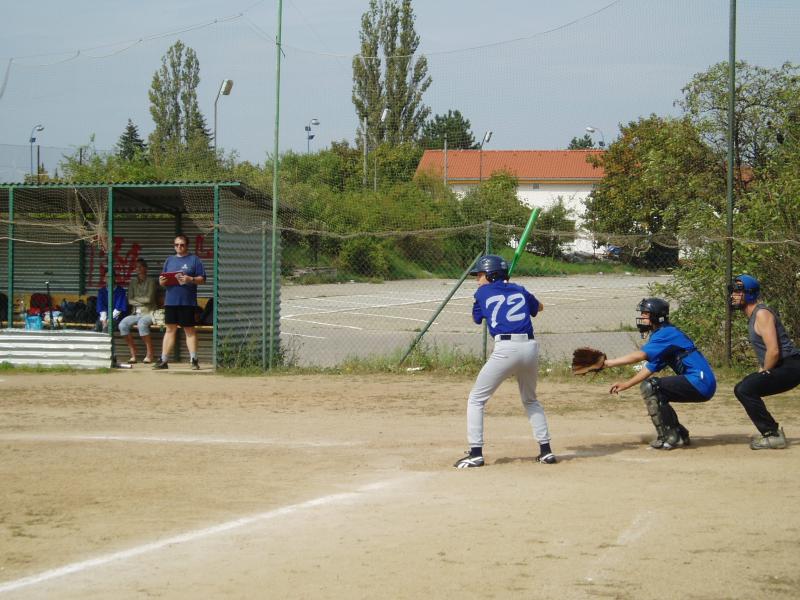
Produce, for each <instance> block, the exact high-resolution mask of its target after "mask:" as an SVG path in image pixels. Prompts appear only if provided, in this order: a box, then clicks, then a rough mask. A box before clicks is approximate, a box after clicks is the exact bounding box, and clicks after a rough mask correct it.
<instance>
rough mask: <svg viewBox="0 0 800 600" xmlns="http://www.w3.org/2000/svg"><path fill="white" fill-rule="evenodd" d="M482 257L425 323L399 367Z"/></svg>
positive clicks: (472, 263)
mask: <svg viewBox="0 0 800 600" xmlns="http://www.w3.org/2000/svg"><path fill="white" fill-rule="evenodd" d="M481 256H483V253H481V254H478V256H476V257H475V258H474V259H473V260H472V262H471V263H469V266H468V267H467V270H466V271H464V272H463V273H462V274H461V277H459V279H458V281H457V282H456V284H455V285H454V286H453V289H452V290H450V293H449V294H447V297H446V298H445V299H444V300H442V302H441V304H439V306H438V308H437V309H436V310H435V311H434V313H433V316H432V317H431V318H430V319H428V322H427V323H425V327H423V328H422V331H420V332H419V333H418V334H417V337H416V338H414V341H413V342H411V345H410V346H409V347H408V350H406V353H405V354H403V358H401V359H400V362H399V363H397V364H398V366H399V365H402V364H403V361H405V359H406V358H408V355H409V354H411V351H412V350H413V349H414V347H415V346H416V345H417V344H418V343H419V341H420V340H421V339H422V336H423V335H425V333H427V331H428V329H430V327H431V325H432V324H433V322H434V321H435V320H436V317H438V316H439V313H441V312H442V310H444V307H445V306H446V305H447V303H448V302H449V301H450V298H452V297H453V295H454V294H455V293H456V292H457V291H458V288H460V287H461V284H462V283H464V280H465V279H466V278H467V277H468V276H469V272H470V271H471V270H472V267H473V265H474V264H475V262H476V261H477V260H478V259H479V258H480V257H481Z"/></svg>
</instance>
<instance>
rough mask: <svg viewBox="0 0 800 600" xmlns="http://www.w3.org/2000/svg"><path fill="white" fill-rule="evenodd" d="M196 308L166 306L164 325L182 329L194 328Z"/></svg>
mask: <svg viewBox="0 0 800 600" xmlns="http://www.w3.org/2000/svg"><path fill="white" fill-rule="evenodd" d="M194 310H195V307H194V306H165V307H164V323H166V324H167V325H180V326H181V327H194V326H195V325H197V323H195V322H194Z"/></svg>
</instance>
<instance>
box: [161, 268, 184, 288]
mask: <svg viewBox="0 0 800 600" xmlns="http://www.w3.org/2000/svg"><path fill="white" fill-rule="evenodd" d="M178 273H182V271H170V272H168V273H161V277H163V278H164V279H166V281H165V282H164V285H180V282H179V281H178V279H177V277H176V275H177V274H178Z"/></svg>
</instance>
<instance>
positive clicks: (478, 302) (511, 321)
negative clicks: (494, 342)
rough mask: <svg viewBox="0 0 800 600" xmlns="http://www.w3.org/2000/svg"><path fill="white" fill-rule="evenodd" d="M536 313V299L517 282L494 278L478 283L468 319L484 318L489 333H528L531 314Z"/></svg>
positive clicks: (480, 319) (530, 324)
mask: <svg viewBox="0 0 800 600" xmlns="http://www.w3.org/2000/svg"><path fill="white" fill-rule="evenodd" d="M538 312H539V301H538V300H537V299H536V296H534V295H533V294H531V293H530V292H529V291H528V290H526V289H525V288H524V287H522V286H521V285H517V284H516V283H507V282H505V281H494V282H492V283H487V284H486V285H482V286H480V287H479V288H478V289H477V291H476V292H475V304H473V305H472V319H473V320H474V321H475V322H476V323H480V322H481V321H482V320H483V319H486V323H487V324H488V325H489V333H490V334H491V335H492V336H495V335H497V334H498V333H528V334H530V335H533V324H532V323H531V317H535V316H536V313H538Z"/></svg>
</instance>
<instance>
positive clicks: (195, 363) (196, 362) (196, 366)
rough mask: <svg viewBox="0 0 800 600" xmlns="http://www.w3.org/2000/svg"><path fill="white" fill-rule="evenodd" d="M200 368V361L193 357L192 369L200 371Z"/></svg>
mask: <svg viewBox="0 0 800 600" xmlns="http://www.w3.org/2000/svg"><path fill="white" fill-rule="evenodd" d="M199 370H200V361H199V360H197V359H196V358H193V359H192V371H199Z"/></svg>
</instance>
